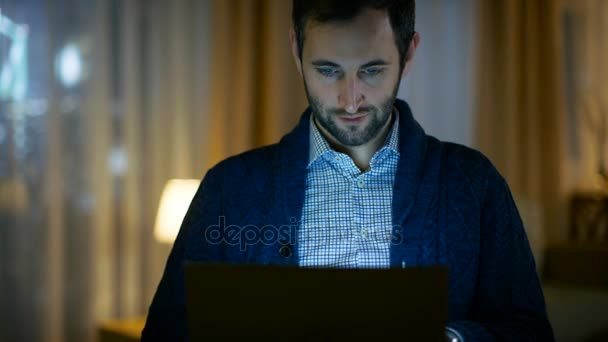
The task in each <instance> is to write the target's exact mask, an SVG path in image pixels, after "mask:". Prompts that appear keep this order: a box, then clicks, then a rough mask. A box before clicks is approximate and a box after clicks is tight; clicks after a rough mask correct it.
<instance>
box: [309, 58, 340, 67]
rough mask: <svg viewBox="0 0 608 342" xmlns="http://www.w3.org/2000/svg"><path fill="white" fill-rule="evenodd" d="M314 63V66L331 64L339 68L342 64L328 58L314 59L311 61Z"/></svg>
mask: <svg viewBox="0 0 608 342" xmlns="http://www.w3.org/2000/svg"><path fill="white" fill-rule="evenodd" d="M311 64H312V65H314V66H331V67H335V68H339V67H340V66H339V65H338V64H336V63H334V62H330V61H328V60H325V59H318V60H316V61H312V62H311Z"/></svg>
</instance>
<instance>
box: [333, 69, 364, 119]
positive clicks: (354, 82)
mask: <svg viewBox="0 0 608 342" xmlns="http://www.w3.org/2000/svg"><path fill="white" fill-rule="evenodd" d="M363 100H364V96H363V93H362V92H361V85H360V82H359V80H358V79H357V78H354V77H353V78H349V79H347V80H346V82H345V84H344V88H343V90H342V91H341V92H340V95H339V98H338V102H339V104H340V106H341V107H342V108H344V110H346V111H347V112H348V113H350V114H355V113H357V111H358V110H359V107H360V106H361V104H362V103H363Z"/></svg>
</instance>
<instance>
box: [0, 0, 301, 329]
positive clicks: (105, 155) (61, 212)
mask: <svg viewBox="0 0 608 342" xmlns="http://www.w3.org/2000/svg"><path fill="white" fill-rule="evenodd" d="M290 4H291V2H290V1H283V0H257V1H251V0H242V1H236V0H235V1H232V0H180V1H169V0H146V1H119V0H111V1H110V0H108V1H106V0H90V1H88V2H86V3H85V2H80V1H76V2H74V1H71V0H49V1H46V2H44V4H43V5H41V3H40V2H37V1H36V2H34V1H29V0H25V1H22V0H19V1H17V0H0V5H1V6H0V8H1V9H2V12H1V13H2V14H4V15H9V16H11V17H15V18H26V19H22V20H24V22H23V23H24V24H28V25H30V33H31V36H32V37H34V39H35V40H34V41H33V43H32V46H34V48H33V49H32V51H31V52H30V53H32V54H33V55H34V56H33V58H32V59H31V60H32V63H36V65H30V68H31V69H32V70H35V72H32V73H31V75H33V76H32V79H31V80H30V84H31V85H32V89H42V91H41V93H40V94H39V95H36V96H41V97H43V100H44V103H45V104H46V106H44V113H41V114H40V115H37V116H35V117H34V116H27V117H19V118H17V116H16V114H15V113H13V112H8V111H7V110H10V109H11V108H15V107H19V106H21V105H23V104H27V103H28V102H27V101H30V100H31V99H30V98H28V99H26V100H25V101H24V102H23V103H5V102H0V108H1V109H2V111H1V112H0V125H3V124H4V123H5V122H7V123H11V122H12V121H11V120H13V121H15V120H17V119H19V120H21V121H19V122H25V125H26V127H27V129H26V130H25V132H26V133H27V136H26V138H27V139H26V146H27V147H28V148H30V150H29V151H30V152H28V153H29V154H27V156H28V158H29V159H27V158H26V159H23V158H21V157H19V151H17V149H16V148H14V147H13V146H12V145H6V144H2V143H1V142H0V146H2V150H1V153H2V154H0V224H1V225H0V266H1V268H2V269H1V270H0V271H1V272H0V275H1V278H0V280H1V281H0V304H1V306H0V318H2V319H1V320H0V340H3V341H4V340H6V341H15V340H18V341H43V340H44V341H92V340H94V339H95V336H96V335H95V329H96V327H97V324H98V323H99V322H100V321H102V320H106V319H116V318H127V317H136V316H143V315H145V314H146V312H147V308H148V305H149V303H150V301H151V298H152V295H153V294H154V292H155V290H156V286H157V285H158V281H159V280H160V276H161V273H162V271H163V268H164V264H165V261H166V257H167V255H168V253H169V250H170V246H168V245H163V244H161V243H159V242H157V241H155V240H154V238H153V227H154V219H155V216H156V210H157V205H158V201H159V198H160V195H161V191H162V188H163V186H164V184H165V182H166V181H167V180H168V179H170V178H198V179H200V178H202V177H203V176H204V174H205V172H206V171H207V170H208V168H209V167H210V166H212V165H213V164H215V163H216V162H218V161H219V160H221V159H223V158H226V157H228V156H229V155H232V154H235V153H239V152H242V151H245V150H247V149H250V148H253V147H256V146H260V145H263V144H268V143H273V142H276V141H277V140H278V139H279V138H280V136H282V135H283V134H285V133H286V132H287V131H288V130H290V129H291V128H292V127H293V126H294V125H295V123H296V121H297V119H298V118H299V115H300V113H301V112H302V111H303V110H304V109H305V106H306V100H305V95H304V91H303V90H302V83H301V81H300V79H299V76H298V74H297V71H296V70H295V67H294V64H293V61H292V59H291V55H290V52H289V51H290V50H289V40H288V28H289V23H290V6H291V5H290ZM19 13H27V14H28V16H24V15H21V16H19V15H17V14H19ZM27 18H31V19H27ZM40 18H44V20H41V19H40ZM28 20H30V21H28ZM70 42H74V43H76V44H77V45H78V47H79V49H80V51H81V52H82V59H83V65H84V68H85V71H86V78H84V79H83V80H82V82H81V83H79V84H78V85H77V86H74V87H64V86H63V85H62V84H61V83H60V82H59V81H58V80H57V78H56V76H55V61H56V56H57V53H58V52H59V51H60V50H61V49H62V47H63V46H65V44H66V43H70ZM4 46H5V45H2V44H0V48H2V47H4ZM40 51H42V54H41V53H40ZM0 52H2V51H0ZM3 56H4V55H3V54H1V53H0V58H4V57H3ZM40 61H46V62H44V64H43V65H41V64H40ZM40 74H43V75H44V77H42V80H48V82H47V83H45V82H44V81H40V77H39V75H40ZM34 76H35V77H34ZM36 77H38V78H36ZM41 82H42V83H41ZM33 93H34V90H31V91H29V92H28V96H30V97H33V96H34V95H33ZM37 100H39V99H37ZM37 103H38V102H37ZM21 107H23V106H21ZM38 107H40V106H38ZM38 107H36V108H38ZM28 108H29V107H28ZM0 128H3V127H0ZM12 133H13V132H12V131H10V130H9V131H8V136H9V140H10V139H12V138H11V134H12ZM0 140H1V139H0ZM10 141H12V140H10ZM34 152H35V153H34ZM7 163H8V164H7ZM4 165H11V167H10V170H9V171H7V172H5V171H6V170H5V168H4Z"/></svg>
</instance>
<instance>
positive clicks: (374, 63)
mask: <svg viewBox="0 0 608 342" xmlns="http://www.w3.org/2000/svg"><path fill="white" fill-rule="evenodd" d="M386 65H389V63H388V62H387V61H385V60H383V59H374V60H373V61H371V62H367V63H365V64H363V65H362V66H361V68H369V67H371V66H386Z"/></svg>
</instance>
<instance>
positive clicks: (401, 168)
mask: <svg viewBox="0 0 608 342" xmlns="http://www.w3.org/2000/svg"><path fill="white" fill-rule="evenodd" d="M395 106H396V107H397V109H398V111H399V116H400V117H399V120H400V124H399V151H400V158H399V163H398V166H397V174H396V178H395V185H394V188H393V204H392V217H393V243H392V244H391V253H390V254H391V267H402V266H406V265H407V266H413V265H416V264H417V260H418V255H419V254H420V252H421V251H420V247H421V246H420V243H421V241H417V239H412V238H407V239H406V237H408V236H409V237H413V236H420V234H417V233H419V232H415V231H413V230H420V229H422V227H420V226H418V227H414V226H408V225H406V224H405V223H406V220H407V219H408V216H409V214H410V213H411V212H412V208H413V207H414V204H415V203H416V202H417V201H420V202H421V203H420V205H421V206H422V207H421V208H420V209H423V210H424V209H426V207H428V204H429V202H430V200H431V199H432V198H433V197H435V196H434V195H435V194H436V192H437V188H438V184H437V183H438V174H439V173H438V169H439V167H438V165H439V156H438V154H437V155H436V156H435V157H433V158H432V159H433V160H427V159H429V158H427V153H426V152H427V149H428V146H427V145H428V143H427V136H426V134H425V132H424V130H423V129H422V127H420V125H419V124H418V123H417V122H416V121H415V119H414V117H413V115H412V112H411V110H410V107H409V106H408V104H407V103H406V102H404V101H402V100H397V101H396V102H395ZM310 115H311V111H310V108H309V109H307V110H306V111H305V112H304V113H303V115H302V117H301V119H300V121H299V124H298V125H297V126H296V128H295V129H294V130H293V131H292V132H290V133H289V134H287V135H286V136H285V137H283V139H282V140H281V141H280V142H279V144H278V158H276V159H277V160H275V162H277V161H278V163H277V164H275V165H274V167H273V169H274V172H276V174H275V177H274V179H273V180H271V182H272V184H273V186H272V187H271V193H270V194H269V196H271V197H273V199H272V201H271V203H274V205H275V206H276V208H272V209H271V210H269V212H270V213H273V214H272V215H273V216H275V215H276V216H275V217H274V218H273V219H272V221H273V222H274V223H275V224H277V223H278V224H279V225H292V226H293V225H294V224H295V225H296V226H297V223H299V221H300V219H301V215H302V207H303V205H304V193H305V185H306V176H307V170H306V165H307V161H308V150H309V130H310ZM423 183H424V187H425V193H424V194H422V195H421V196H417V194H418V193H419V189H420V188H421V186H422V184H423ZM425 211H426V210H425ZM296 222H297V223H296ZM293 233H294V234H297V231H296V232H293ZM296 236H297V235H296ZM431 240H434V239H431ZM291 241H295V240H294V239H293V237H292V239H291ZM277 247H278V248H280V246H276V245H270V246H264V247H262V250H261V251H259V253H258V256H259V257H258V258H259V259H258V260H256V262H262V263H273V264H274V263H278V264H297V260H298V259H297V258H298V253H297V243H296V246H290V247H291V248H293V258H289V260H281V258H280V257H278V256H277V252H276V250H277ZM283 259H284V258H283Z"/></svg>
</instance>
